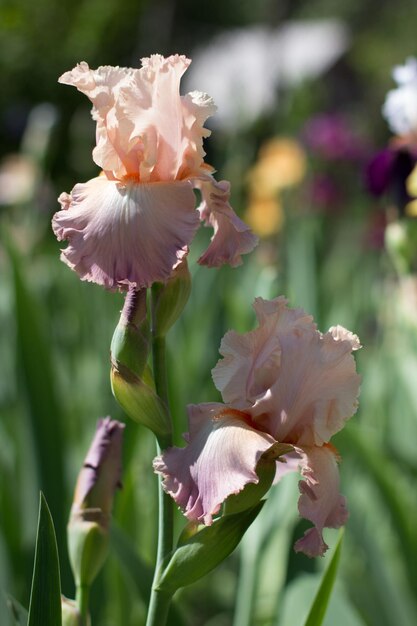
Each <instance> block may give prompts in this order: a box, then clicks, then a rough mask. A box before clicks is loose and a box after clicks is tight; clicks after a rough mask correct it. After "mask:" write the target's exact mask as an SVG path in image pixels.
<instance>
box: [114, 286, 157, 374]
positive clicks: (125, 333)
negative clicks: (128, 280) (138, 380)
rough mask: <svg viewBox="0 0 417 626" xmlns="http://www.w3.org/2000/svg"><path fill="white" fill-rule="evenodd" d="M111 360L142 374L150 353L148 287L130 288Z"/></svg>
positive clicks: (117, 329)
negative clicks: (147, 312) (147, 309)
mask: <svg viewBox="0 0 417 626" xmlns="http://www.w3.org/2000/svg"><path fill="white" fill-rule="evenodd" d="M110 354H111V362H112V365H113V366H114V367H116V368H119V367H121V366H123V367H125V368H127V369H129V370H130V371H131V372H133V373H134V374H135V375H136V376H141V375H142V372H143V370H144V368H145V366H146V362H147V360H148V354H149V324H148V320H147V316H146V289H141V290H140V291H137V290H136V289H134V288H133V287H130V288H129V291H128V292H127V294H126V299H125V303H124V306H123V310H122V312H121V315H120V320H119V323H118V325H117V326H116V330H115V331H114V334H113V338H112V342H111V347H110Z"/></svg>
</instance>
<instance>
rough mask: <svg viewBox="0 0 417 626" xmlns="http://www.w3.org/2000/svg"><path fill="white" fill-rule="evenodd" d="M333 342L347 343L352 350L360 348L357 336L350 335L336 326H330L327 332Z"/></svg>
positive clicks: (342, 328) (347, 331)
mask: <svg viewBox="0 0 417 626" xmlns="http://www.w3.org/2000/svg"><path fill="white" fill-rule="evenodd" d="M328 332H329V333H330V334H331V335H332V337H333V339H334V340H335V341H348V342H349V343H350V345H351V346H352V350H359V348H362V345H361V342H360V340H359V337H358V335H355V334H354V333H351V332H350V330H347V329H346V328H344V327H343V326H340V324H338V325H337V326H331V327H330V328H329V331H328Z"/></svg>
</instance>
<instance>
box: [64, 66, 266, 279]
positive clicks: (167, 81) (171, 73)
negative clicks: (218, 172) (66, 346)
mask: <svg viewBox="0 0 417 626" xmlns="http://www.w3.org/2000/svg"><path fill="white" fill-rule="evenodd" d="M189 64H190V60H189V59H187V58H186V57H184V56H179V55H174V56H170V57H168V58H164V57H162V56H161V55H158V54H155V55H152V56H151V57H150V58H146V59H142V67H141V68H140V69H131V68H120V67H111V66H104V67H99V68H98V69H97V70H91V69H90V68H89V67H88V65H87V63H80V64H79V65H77V66H76V67H75V68H74V69H73V70H71V71H70V72H66V73H65V74H63V75H62V76H61V77H60V79H59V81H60V82H61V83H64V84H66V85H73V86H75V87H77V89H78V90H79V91H81V92H82V93H84V94H85V95H86V96H88V98H89V99H90V100H91V102H92V103H93V109H92V116H93V119H94V120H95V121H96V123H97V131H96V141H97V145H96V147H95V148H94V150H93V159H94V161H95V162H96V163H97V165H98V166H99V167H100V168H101V169H102V174H101V175H100V176H97V177H96V178H93V179H92V180H89V181H88V182H86V183H79V184H78V185H75V187H74V189H73V190H72V192H71V193H70V194H67V193H63V194H61V196H60V197H59V201H60V203H61V206H62V210H61V211H59V212H58V213H56V214H55V216H54V217H53V220H52V227H53V230H54V233H55V234H56V236H57V238H58V240H60V241H61V240H67V241H68V246H67V247H66V248H65V249H64V250H63V251H62V260H63V261H64V262H65V263H66V264H67V265H69V267H71V268H72V269H73V270H75V271H76V272H77V273H78V274H79V276H80V277H81V278H82V279H83V280H88V281H92V282H95V283H98V284H100V285H104V286H105V287H107V288H109V289H112V288H116V287H122V288H126V286H127V285H129V284H130V285H133V286H135V287H136V288H137V289H140V288H143V287H149V286H150V285H151V284H152V283H153V282H155V281H164V280H166V279H168V278H169V276H170V275H171V273H172V271H173V269H174V268H175V267H176V266H177V265H178V264H179V262H180V261H181V260H182V259H183V258H184V256H185V255H186V254H187V252H188V246H189V244H190V242H191V240H192V238H193V236H194V234H195V231H196V230H197V228H198V225H199V222H200V220H203V221H204V222H205V223H206V225H210V226H212V227H213V228H214V235H213V237H212V240H211V242H210V245H209V247H208V249H207V250H206V251H205V252H204V254H203V255H202V256H201V257H200V259H199V263H201V264H203V265H208V266H209V267H219V266H220V265H222V264H224V263H229V264H230V265H232V266H236V265H239V264H240V263H241V255H242V254H245V253H247V252H250V251H251V250H252V249H253V248H254V246H255V245H256V242H257V240H256V237H255V236H254V235H253V234H252V232H251V231H250V229H249V227H248V226H246V224H244V223H243V222H242V221H241V220H240V219H239V218H238V216H237V215H236V214H235V212H234V211H233V209H232V208H231V206H230V204H229V195H230V186H229V183H228V182H226V181H221V182H217V181H216V180H215V179H214V178H213V175H212V171H213V170H212V168H211V167H210V166H208V165H206V164H205V163H204V155H205V152H204V150H203V138H205V137H208V136H209V135H210V131H209V130H208V129H206V128H204V122H205V121H206V119H207V118H208V117H209V116H210V115H213V113H214V112H215V109H216V107H215V105H214V102H213V100H212V99H211V98H210V97H209V96H208V95H207V94H204V93H201V92H198V91H193V92H191V93H188V94H186V95H185V96H180V93H179V87H180V80H181V76H182V75H183V74H184V72H185V71H186V69H187V67H188V66H189ZM194 189H198V190H199V192H200V193H201V197H202V203H201V205H200V206H199V207H197V209H196V207H195V194H194Z"/></svg>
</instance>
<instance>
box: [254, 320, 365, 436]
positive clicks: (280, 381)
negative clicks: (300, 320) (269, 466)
mask: <svg viewBox="0 0 417 626" xmlns="http://www.w3.org/2000/svg"><path fill="white" fill-rule="evenodd" d="M279 339H280V343H281V366H280V369H279V372H277V379H276V381H275V383H274V384H273V385H272V387H271V388H270V389H269V390H268V391H267V392H266V393H265V394H264V396H263V397H259V398H258V400H257V401H256V403H255V404H254V406H253V408H252V409H250V410H249V409H248V412H249V413H250V414H251V416H252V418H253V419H254V421H255V422H256V423H259V425H260V426H261V427H262V428H263V429H265V430H266V431H267V432H269V433H271V434H272V435H273V436H274V437H275V438H276V439H277V440H278V441H281V442H284V441H285V442H287V443H292V444H294V445H308V446H311V445H322V444H323V443H325V442H328V441H329V440H330V438H331V437H332V435H334V434H335V433H336V432H338V431H339V430H340V429H341V428H342V427H343V425H344V423H345V421H346V420H347V419H349V418H350V417H351V416H352V415H353V414H354V413H355V412H356V409H357V405H358V401H357V398H358V394H359V386H360V377H359V376H358V375H357V374H356V367H355V361H354V359H353V356H352V354H351V350H352V345H351V342H350V341H340V340H335V339H334V338H333V336H332V334H331V333H326V334H325V335H322V334H321V333H319V332H318V331H314V330H312V329H311V328H308V327H299V328H295V329H293V330H290V331H289V332H287V333H280V334H279Z"/></svg>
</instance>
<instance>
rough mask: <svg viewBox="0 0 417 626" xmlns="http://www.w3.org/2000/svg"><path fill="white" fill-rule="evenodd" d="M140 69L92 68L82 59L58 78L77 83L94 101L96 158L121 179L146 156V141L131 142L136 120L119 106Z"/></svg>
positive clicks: (112, 174) (136, 172)
mask: <svg viewBox="0 0 417 626" xmlns="http://www.w3.org/2000/svg"><path fill="white" fill-rule="evenodd" d="M138 72H139V70H135V69H131V68H125V67H112V66H109V65H107V66H101V67H98V68H97V69H96V70H92V69H90V68H89V66H88V64H87V63H85V62H82V63H79V64H78V65H77V66H76V67H74V69H72V70H71V71H70V72H66V73H65V74H63V75H62V76H61V77H60V78H59V82H60V83H63V84H65V85H72V86H74V87H76V88H77V89H78V91H81V93H83V94H85V95H86V96H87V97H88V98H89V99H90V100H91V102H92V103H93V109H92V116H93V119H94V120H95V121H96V123H97V131H96V142H97V145H96V147H95V148H94V150H93V158H94V161H95V162H96V163H97V165H99V166H100V167H101V168H102V169H103V170H104V171H105V172H108V173H109V175H110V176H109V177H115V178H118V179H121V178H123V176H126V175H127V174H128V173H134V174H138V173H139V162H140V161H141V160H142V159H143V144H140V145H136V146H129V139H130V136H131V134H132V131H133V124H132V123H131V122H130V121H129V120H128V119H126V117H125V116H124V115H123V114H122V112H121V111H120V108H119V100H120V94H121V90H122V88H123V87H125V86H126V85H129V84H130V82H131V81H132V80H133V76H135V74H136V73H138ZM136 143H137V144H138V142H136Z"/></svg>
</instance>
